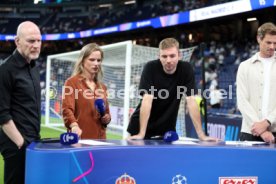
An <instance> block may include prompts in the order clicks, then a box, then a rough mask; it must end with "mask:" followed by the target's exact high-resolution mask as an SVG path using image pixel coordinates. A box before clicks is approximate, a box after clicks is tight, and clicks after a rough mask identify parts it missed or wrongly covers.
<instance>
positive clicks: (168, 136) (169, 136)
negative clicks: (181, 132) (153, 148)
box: [163, 131, 179, 142]
mask: <svg viewBox="0 0 276 184" xmlns="http://www.w3.org/2000/svg"><path fill="white" fill-rule="evenodd" d="M178 139H179V137H178V134H177V133H176V132H175V131H168V132H166V133H165V135H164V137H163V140H164V141H165V142H173V141H177V140H178Z"/></svg>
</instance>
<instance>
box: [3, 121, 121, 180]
mask: <svg viewBox="0 0 276 184" xmlns="http://www.w3.org/2000/svg"><path fill="white" fill-rule="evenodd" d="M60 129H61V130H63V132H65V129H64V128H60ZM60 134H61V131H59V130H55V129H52V128H48V127H44V126H42V127H41V132H40V135H41V138H50V137H52V138H57V137H59V136H60ZM121 138H122V137H121V136H119V135H114V134H110V133H107V139H121ZM0 184H4V162H3V158H2V156H1V155H0Z"/></svg>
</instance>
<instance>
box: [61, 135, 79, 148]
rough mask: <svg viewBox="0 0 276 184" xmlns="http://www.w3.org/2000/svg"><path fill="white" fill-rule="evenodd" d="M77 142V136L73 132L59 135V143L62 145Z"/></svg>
mask: <svg viewBox="0 0 276 184" xmlns="http://www.w3.org/2000/svg"><path fill="white" fill-rule="evenodd" d="M78 142H79V136H78V134H75V133H70V132H69V133H63V134H61V135H60V143H61V144H63V145H71V144H76V143H78Z"/></svg>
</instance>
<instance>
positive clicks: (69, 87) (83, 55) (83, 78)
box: [62, 43, 111, 139]
mask: <svg viewBox="0 0 276 184" xmlns="http://www.w3.org/2000/svg"><path fill="white" fill-rule="evenodd" d="M103 57H104V56H103V51H102V49H101V48H100V47H99V46H98V45H97V44H96V43H90V44H87V45H85V46H84V47H83V48H82V49H81V51H80V55H79V58H78V61H77V62H76V64H75V67H74V71H73V74H72V76H71V77H70V78H68V79H67V80H66V82H65V84H64V88H63V95H62V115H63V120H64V124H65V126H66V128H67V129H68V130H69V131H70V132H73V133H76V134H78V135H79V137H80V138H82V139H106V126H107V125H108V123H109V122H110V121H111V116H110V112H109V105H108V101H107V88H106V86H105V85H104V84H103V83H102V82H101V78H102V76H103V72H102V69H101V64H102V61H103ZM98 100H100V102H101V103H100V105H101V107H100V110H99V107H97V105H99V103H98V102H97V101H98Z"/></svg>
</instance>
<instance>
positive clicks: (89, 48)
mask: <svg viewBox="0 0 276 184" xmlns="http://www.w3.org/2000/svg"><path fill="white" fill-rule="evenodd" d="M95 51H99V52H100V53H101V57H102V59H103V58H104V54H103V51H102V49H101V48H100V46H99V45H98V44H96V43H89V44H87V45H85V46H84V47H82V49H81V51H80V55H79V58H78V60H77V62H76V64H75V66H74V70H73V74H72V76H75V75H78V74H82V73H83V62H84V60H85V59H86V58H87V57H89V56H90V54H91V53H92V52H95ZM102 76H103V72H102V67H101V65H100V67H99V72H98V74H97V75H96V76H95V82H96V83H97V82H98V81H99V80H100V79H101V78H102Z"/></svg>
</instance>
